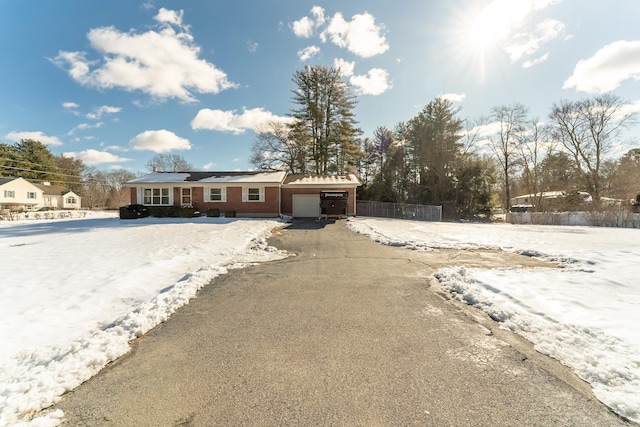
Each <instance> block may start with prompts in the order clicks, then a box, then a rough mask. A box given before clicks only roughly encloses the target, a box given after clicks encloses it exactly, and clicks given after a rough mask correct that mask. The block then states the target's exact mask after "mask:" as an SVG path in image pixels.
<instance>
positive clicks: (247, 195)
mask: <svg viewBox="0 0 640 427" xmlns="http://www.w3.org/2000/svg"><path fill="white" fill-rule="evenodd" d="M242 201H243V202H264V188H262V187H245V188H244V189H243V191H242Z"/></svg>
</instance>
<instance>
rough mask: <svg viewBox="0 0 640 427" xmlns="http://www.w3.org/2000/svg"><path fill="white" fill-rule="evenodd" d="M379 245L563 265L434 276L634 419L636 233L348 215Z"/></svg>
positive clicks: (638, 329) (639, 402)
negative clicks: (503, 254) (501, 254)
mask: <svg viewBox="0 0 640 427" xmlns="http://www.w3.org/2000/svg"><path fill="white" fill-rule="evenodd" d="M349 227H350V228H351V229H353V230H354V231H357V232H359V233H362V234H365V235H367V236H369V237H370V238H371V239H373V240H375V241H378V242H380V243H384V244H389V245H394V246H404V247H408V248H412V249H425V250H437V249H469V248H493V249H500V250H505V251H509V252H514V253H521V254H524V255H527V256H536V257H539V258H543V259H547V260H552V261H555V262H557V263H558V265H560V266H562V267H564V268H548V269H547V268H543V269H529V270H526V273H523V270H522V269H516V268H511V269H510V268H501V269H493V270H486V269H471V268H466V267H465V266H452V267H449V268H445V269H442V270H439V271H438V272H436V274H435V277H436V278H437V279H438V280H439V281H440V283H441V285H442V287H443V288H444V289H446V290H448V291H449V292H451V293H452V294H453V295H454V296H455V297H456V298H458V299H459V300H461V301H464V302H465V303H467V304H470V305H474V306H477V307H479V308H481V309H482V310H484V311H485V312H487V314H488V315H489V316H491V317H492V318H493V319H495V320H496V321H498V322H501V327H503V328H506V329H509V330H511V331H513V332H516V333H518V334H521V335H522V336H524V337H525V338H527V339H528V340H530V341H531V342H533V343H534V344H535V348H536V350H538V351H540V352H541V353H544V354H547V355H549V356H551V357H554V358H556V359H558V360H560V361H561V362H562V363H564V364H565V365H567V366H569V367H571V368H572V369H573V370H574V371H575V372H576V374H577V375H578V376H580V377H581V378H583V379H584V380H585V381H587V382H589V384H590V385H591V386H592V388H593V392H594V394H595V395H596V396H597V397H598V399H600V400H601V401H602V402H604V403H605V404H606V405H608V406H609V407H610V408H612V409H613V410H614V411H615V412H617V413H619V414H620V415H623V416H625V417H627V418H629V419H631V420H633V421H635V422H640V393H638V390H640V281H638V277H640V264H639V263H638V259H640V230H635V229H616V228H602V227H569V226H564V227H563V226H524V225H511V224H468V223H465V224H463V223H423V222H412V221H400V220H386V219H373V218H366V219H363V218H358V219H352V220H350V222H349Z"/></svg>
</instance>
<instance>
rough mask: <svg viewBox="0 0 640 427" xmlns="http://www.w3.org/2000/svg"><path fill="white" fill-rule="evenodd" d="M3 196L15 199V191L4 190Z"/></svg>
mask: <svg viewBox="0 0 640 427" xmlns="http://www.w3.org/2000/svg"><path fill="white" fill-rule="evenodd" d="M4 197H5V198H7V199H15V198H16V192H15V191H13V190H4Z"/></svg>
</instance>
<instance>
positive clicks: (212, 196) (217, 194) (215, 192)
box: [209, 188, 227, 202]
mask: <svg viewBox="0 0 640 427" xmlns="http://www.w3.org/2000/svg"><path fill="white" fill-rule="evenodd" d="M226 199H227V192H226V191H225V189H224V188H210V189H209V201H210V202H224V201H226Z"/></svg>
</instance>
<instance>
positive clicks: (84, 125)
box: [67, 122, 104, 135]
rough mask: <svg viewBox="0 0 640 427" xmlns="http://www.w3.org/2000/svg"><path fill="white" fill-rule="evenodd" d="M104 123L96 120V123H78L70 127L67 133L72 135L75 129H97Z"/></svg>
mask: <svg viewBox="0 0 640 427" xmlns="http://www.w3.org/2000/svg"><path fill="white" fill-rule="evenodd" d="M103 124H104V123H103V122H98V123H93V124H90V123H80V124H79V125H78V126H76V127H74V128H73V129H71V130H70V131H69V132H68V133H67V135H73V134H74V133H75V132H76V131H77V130H88V129H98V128H100V127H102V125H103Z"/></svg>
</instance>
